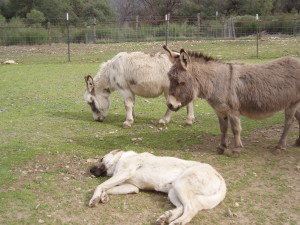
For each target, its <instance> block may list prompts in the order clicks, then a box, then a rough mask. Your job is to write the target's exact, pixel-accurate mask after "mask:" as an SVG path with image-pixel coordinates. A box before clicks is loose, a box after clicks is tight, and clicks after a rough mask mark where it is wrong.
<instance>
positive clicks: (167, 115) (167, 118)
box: [158, 109, 172, 126]
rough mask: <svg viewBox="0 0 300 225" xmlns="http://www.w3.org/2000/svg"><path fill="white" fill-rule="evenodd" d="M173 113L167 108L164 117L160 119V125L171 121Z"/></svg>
mask: <svg viewBox="0 0 300 225" xmlns="http://www.w3.org/2000/svg"><path fill="white" fill-rule="evenodd" d="M171 114H172V111H171V110H170V109H167V111H166V113H165V115H164V117H163V118H161V119H160V120H159V121H158V125H161V126H165V125H166V124H167V123H169V122H170V120H171Z"/></svg>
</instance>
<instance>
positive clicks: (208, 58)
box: [187, 51, 218, 62]
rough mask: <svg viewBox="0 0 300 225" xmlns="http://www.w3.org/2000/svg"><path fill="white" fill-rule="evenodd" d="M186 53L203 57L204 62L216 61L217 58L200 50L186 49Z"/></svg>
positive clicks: (195, 56) (199, 57)
mask: <svg viewBox="0 0 300 225" xmlns="http://www.w3.org/2000/svg"><path fill="white" fill-rule="evenodd" d="M187 53H188V54H189V56H190V57H193V58H198V59H204V60H205V61H206V62H208V61H218V60H217V59H214V58H213V57H211V56H208V55H205V54H204V53H202V52H194V51H188V52H187Z"/></svg>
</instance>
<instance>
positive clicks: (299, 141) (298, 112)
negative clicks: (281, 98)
mask: <svg viewBox="0 0 300 225" xmlns="http://www.w3.org/2000/svg"><path fill="white" fill-rule="evenodd" d="M295 117H296V119H297V121H298V124H299V137H298V139H297V140H296V142H295V145H296V146H300V107H299V108H298V109H297V110H296V113H295Z"/></svg>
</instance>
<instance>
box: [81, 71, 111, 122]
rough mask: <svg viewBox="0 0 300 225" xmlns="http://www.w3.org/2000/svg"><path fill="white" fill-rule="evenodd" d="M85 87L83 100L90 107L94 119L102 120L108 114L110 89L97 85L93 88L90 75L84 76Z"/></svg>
mask: <svg viewBox="0 0 300 225" xmlns="http://www.w3.org/2000/svg"><path fill="white" fill-rule="evenodd" d="M84 79H85V82H86V89H85V93H84V99H85V102H86V103H87V104H88V105H89V106H90V107H91V110H92V113H93V117H94V120H96V121H99V122H103V120H104V119H105V117H106V116H107V114H108V110H109V106H110V101H109V94H110V89H109V88H105V87H102V86H101V85H97V89H96V88H95V84H94V80H93V78H92V77H91V76H90V75H87V76H85V77H84Z"/></svg>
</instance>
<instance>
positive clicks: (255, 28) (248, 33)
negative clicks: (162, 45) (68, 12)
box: [0, 14, 300, 46]
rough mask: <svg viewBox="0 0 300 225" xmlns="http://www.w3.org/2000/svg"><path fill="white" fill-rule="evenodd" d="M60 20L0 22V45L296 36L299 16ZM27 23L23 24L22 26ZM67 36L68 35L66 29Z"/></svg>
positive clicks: (299, 22)
mask: <svg viewBox="0 0 300 225" xmlns="http://www.w3.org/2000/svg"><path fill="white" fill-rule="evenodd" d="M68 22H69V21H66V20H61V21H60V22H57V21H56V23H55V24H52V23H51V22H47V23H45V24H43V25H36V24H26V23H24V22H22V21H19V22H18V23H14V24H10V23H6V24H0V45H2V46H9V45H45V44H47V45H52V44H54V43H66V42H67V41H68V40H69V41H70V42H71V43H85V44H88V43H107V42H109V43H111V42H132V41H136V42H141V41H160V40H164V39H165V38H166V35H168V36H167V37H168V39H169V40H170V41H176V40H201V39H241V38H255V37H256V36H257V34H258V35H259V37H260V36H261V35H274V36H299V35H300V16H298V15H297V16H294V17H290V18H276V17H261V18H259V19H257V18H256V17H255V16H242V17H228V18H226V17H222V18H214V19H206V20H203V19H201V17H200V14H198V15H197V16H196V17H192V18H179V17H178V18H171V19H170V20H165V18H156V19H155V20H154V19H145V18H142V17H139V16H136V17H135V18H133V19H132V20H128V21H125V22H122V23H120V22H119V21H117V20H113V21H111V22H100V21H96V19H90V20H88V21H86V22H76V23H71V22H70V23H68ZM25 24H26V25H25ZM67 28H68V29H69V35H68V29H67Z"/></svg>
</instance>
